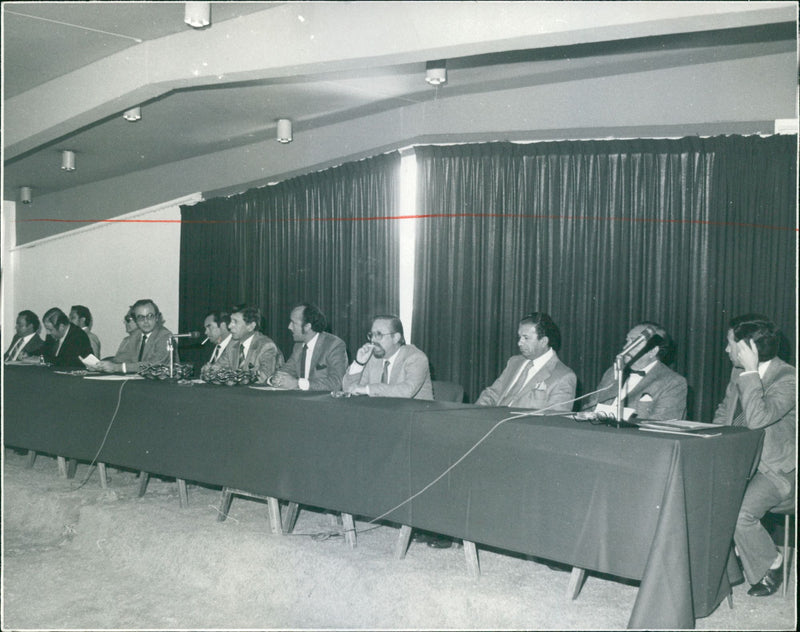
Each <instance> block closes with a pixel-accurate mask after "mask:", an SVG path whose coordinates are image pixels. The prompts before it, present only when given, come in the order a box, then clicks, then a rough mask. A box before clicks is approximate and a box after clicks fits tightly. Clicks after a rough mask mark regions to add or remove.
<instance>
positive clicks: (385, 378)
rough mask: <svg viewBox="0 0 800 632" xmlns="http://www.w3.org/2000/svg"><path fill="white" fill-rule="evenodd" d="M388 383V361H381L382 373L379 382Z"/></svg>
mask: <svg viewBox="0 0 800 632" xmlns="http://www.w3.org/2000/svg"><path fill="white" fill-rule="evenodd" d="M388 383H389V361H388V360H384V361H383V373H381V384H388Z"/></svg>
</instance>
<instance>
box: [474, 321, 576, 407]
mask: <svg viewBox="0 0 800 632" xmlns="http://www.w3.org/2000/svg"><path fill="white" fill-rule="evenodd" d="M517 335H518V336H519V341H518V342H517V346H518V347H519V350H520V353H521V355H515V356H511V358H510V359H509V361H508V363H507V364H506V368H505V369H503V372H502V373H501V374H500V377H498V378H497V379H496V380H495V382H494V384H492V385H491V386H489V387H488V388H486V389H484V391H483V392H482V393H481V394H480V396H479V397H478V400H477V401H476V402H475V403H476V404H477V405H479V406H516V407H519V408H533V409H536V410H543V409H546V410H547V411H548V412H553V413H556V412H569V411H571V410H572V402H573V401H574V399H575V387H576V386H577V383H578V378H577V377H575V373H574V372H573V371H572V369H570V368H569V367H568V366H567V365H565V364H564V363H563V362H561V360H559V359H558V354H557V353H556V351H557V350H558V349H559V348H560V346H561V333H560V332H559V330H558V327H557V326H556V324H555V323H554V322H553V320H552V319H551V318H550V316H549V315H547V314H545V313H544V312H534V313H532V314H529V315H527V316H525V317H524V318H523V319H522V320H520V322H519V327H518V329H517Z"/></svg>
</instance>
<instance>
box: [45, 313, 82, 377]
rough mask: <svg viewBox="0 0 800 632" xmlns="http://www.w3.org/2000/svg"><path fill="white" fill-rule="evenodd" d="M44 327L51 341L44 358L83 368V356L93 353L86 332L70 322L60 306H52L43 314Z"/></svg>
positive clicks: (56, 364)
mask: <svg viewBox="0 0 800 632" xmlns="http://www.w3.org/2000/svg"><path fill="white" fill-rule="evenodd" d="M42 322H43V323H44V328H45V330H47V334H48V336H49V337H50V339H51V341H50V342H49V343H48V345H47V348H46V349H45V352H44V359H45V360H46V361H47V362H49V363H50V364H52V365H53V366H57V367H64V368H66V367H70V368H83V362H81V358H85V357H86V356H88V355H89V354H90V353H92V345H91V343H90V342H89V337H88V336H87V335H86V332H85V331H83V329H81V328H80V327H76V326H75V325H73V324H72V323H70V322H69V318H67V315H66V314H65V313H64V312H62V311H61V310H60V309H58V307H51V308H50V309H48V310H47V311H46V312H45V313H44V316H42Z"/></svg>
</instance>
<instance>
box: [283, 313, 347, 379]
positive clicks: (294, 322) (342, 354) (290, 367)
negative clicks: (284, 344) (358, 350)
mask: <svg viewBox="0 0 800 632" xmlns="http://www.w3.org/2000/svg"><path fill="white" fill-rule="evenodd" d="M327 328H328V320H327V318H325V315H324V314H323V313H322V312H321V311H320V310H319V308H318V307H317V306H316V305H311V304H309V303H304V304H301V305H296V306H295V307H294V308H293V309H292V312H291V314H290V316H289V330H290V331H291V332H292V337H293V338H294V349H293V350H292V355H291V356H290V357H289V359H288V360H287V361H286V364H284V365H283V366H282V367H281V369H280V371H278V372H277V373H276V374H275V375H273V376H272V378H271V379H270V384H272V385H273V386H277V387H279V388H286V389H300V390H301V391H338V390H339V389H341V387H342V377H344V373H345V371H347V349H346V348H345V344H344V341H342V339H341V338H337V337H336V336H334V335H333V334H329V333H327V332H326V331H325V330H326V329H327Z"/></svg>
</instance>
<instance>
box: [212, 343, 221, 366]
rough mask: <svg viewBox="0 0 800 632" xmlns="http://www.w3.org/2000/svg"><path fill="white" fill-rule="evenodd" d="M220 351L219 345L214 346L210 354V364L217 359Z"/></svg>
mask: <svg viewBox="0 0 800 632" xmlns="http://www.w3.org/2000/svg"><path fill="white" fill-rule="evenodd" d="M221 352H222V347H221V346H220V345H217V346H216V347H214V353H212V354H211V361H210V364H214V363H215V362H216V361H217V360H219V354H220V353H221Z"/></svg>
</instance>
